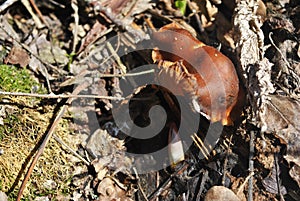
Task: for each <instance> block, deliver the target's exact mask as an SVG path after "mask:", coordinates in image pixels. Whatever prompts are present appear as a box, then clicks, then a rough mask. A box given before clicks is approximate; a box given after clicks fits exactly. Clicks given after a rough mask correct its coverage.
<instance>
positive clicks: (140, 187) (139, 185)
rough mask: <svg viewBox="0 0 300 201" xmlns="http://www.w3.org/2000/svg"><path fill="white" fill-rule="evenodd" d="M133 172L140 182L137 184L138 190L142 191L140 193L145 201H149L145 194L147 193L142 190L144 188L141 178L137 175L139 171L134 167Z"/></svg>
mask: <svg viewBox="0 0 300 201" xmlns="http://www.w3.org/2000/svg"><path fill="white" fill-rule="evenodd" d="M133 171H134V173H135V175H136V179H137V181H138V182H137V185H138V188H139V189H140V192H141V193H142V195H143V197H144V199H145V200H146V201H149V200H148V198H147V195H146V194H145V192H144V190H143V188H142V186H141V184H140V177H139V174H138V173H137V170H136V168H135V167H133Z"/></svg>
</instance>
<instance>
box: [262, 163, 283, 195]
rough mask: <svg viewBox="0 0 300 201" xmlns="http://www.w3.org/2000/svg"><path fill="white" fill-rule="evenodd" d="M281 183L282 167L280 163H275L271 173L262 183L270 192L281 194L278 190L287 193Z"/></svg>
mask: <svg viewBox="0 0 300 201" xmlns="http://www.w3.org/2000/svg"><path fill="white" fill-rule="evenodd" d="M274 163H276V161H274ZM281 183H282V181H281V179H280V169H279V168H278V164H277V165H275V164H274V165H273V168H272V171H271V174H270V175H269V176H268V177H266V178H265V179H264V180H263V181H262V184H263V186H264V187H265V188H266V190H267V191H268V192H270V193H274V194H279V192H278V191H280V194H282V195H285V194H286V193H287V190H286V188H285V187H284V186H283V185H282V184H281Z"/></svg>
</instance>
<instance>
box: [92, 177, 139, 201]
mask: <svg viewBox="0 0 300 201" xmlns="http://www.w3.org/2000/svg"><path fill="white" fill-rule="evenodd" d="M97 192H98V193H99V194H100V196H99V199H98V200H99V201H100V200H101V201H112V200H122V201H133V200H132V199H131V198H129V197H128V196H127V195H126V191H125V190H124V189H122V188H120V186H118V185H117V184H116V183H115V181H114V180H112V179H110V178H104V179H103V180H102V181H101V182H100V183H99V185H98V188H97Z"/></svg>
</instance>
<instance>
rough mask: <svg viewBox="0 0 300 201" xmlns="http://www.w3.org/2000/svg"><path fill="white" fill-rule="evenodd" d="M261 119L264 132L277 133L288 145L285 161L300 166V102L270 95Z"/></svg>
mask: <svg viewBox="0 0 300 201" xmlns="http://www.w3.org/2000/svg"><path fill="white" fill-rule="evenodd" d="M261 119H262V123H263V124H262V129H263V131H265V132H267V133H275V134H276V135H277V136H278V137H280V139H281V140H282V141H283V142H285V143H286V144H287V154H286V155H285V159H286V160H287V161H289V162H294V163H296V164H297V165H300V157H299V150H300V137H299V136H300V125H299V119H300V102H299V101H298V100H294V99H291V98H289V97H287V96H279V95H269V96H268V98H267V100H266V107H265V110H264V111H263V112H262V118H261Z"/></svg>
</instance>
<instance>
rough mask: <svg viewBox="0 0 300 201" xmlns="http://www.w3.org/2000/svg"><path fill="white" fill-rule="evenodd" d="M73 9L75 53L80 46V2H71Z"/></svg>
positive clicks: (73, 0)
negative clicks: (78, 45)
mask: <svg viewBox="0 0 300 201" xmlns="http://www.w3.org/2000/svg"><path fill="white" fill-rule="evenodd" d="M71 7H72V8H73V10H74V14H73V16H74V29H73V31H72V32H73V47H72V52H73V53H75V51H76V46H77V44H78V27H79V15H78V2H77V0H72V1H71Z"/></svg>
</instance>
